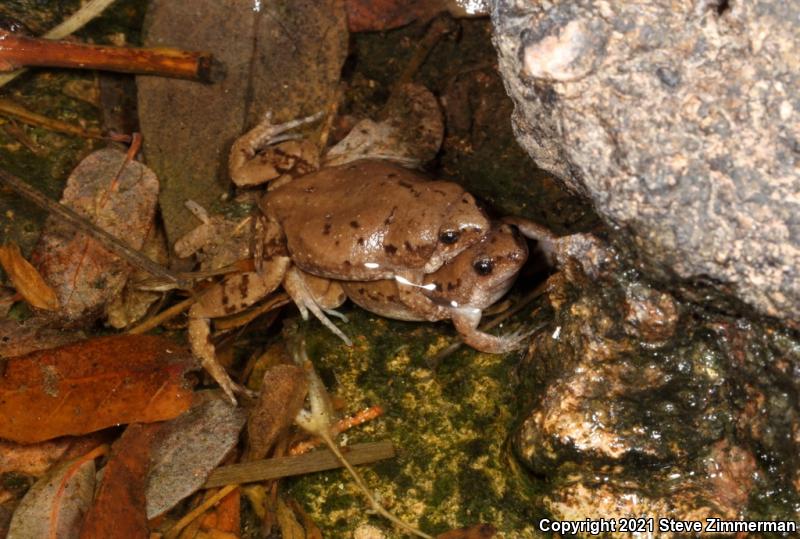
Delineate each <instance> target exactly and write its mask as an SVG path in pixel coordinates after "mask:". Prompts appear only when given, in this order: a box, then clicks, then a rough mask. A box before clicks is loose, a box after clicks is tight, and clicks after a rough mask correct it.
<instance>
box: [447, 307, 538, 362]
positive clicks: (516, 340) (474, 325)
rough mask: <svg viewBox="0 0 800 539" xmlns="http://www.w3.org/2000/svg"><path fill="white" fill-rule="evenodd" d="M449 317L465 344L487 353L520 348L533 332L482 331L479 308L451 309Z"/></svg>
mask: <svg viewBox="0 0 800 539" xmlns="http://www.w3.org/2000/svg"><path fill="white" fill-rule="evenodd" d="M451 319H452V320H453V325H454V326H455V328H456V330H458V333H459V334H460V335H461V338H462V339H463V340H464V342H465V343H466V344H468V345H469V346H471V347H472V348H474V349H475V350H478V351H480V352H486V353H487V354H504V353H506V352H511V351H513V350H516V349H518V348H521V347H522V345H523V341H524V340H525V339H526V338H528V337H530V336H531V335H532V334H533V333H534V332H533V331H531V332H515V333H509V334H507V335H491V334H489V333H484V332H483V331H480V330H479V329H478V323H479V322H480V321H481V311H480V309H473V308H457V309H453V313H452V315H451Z"/></svg>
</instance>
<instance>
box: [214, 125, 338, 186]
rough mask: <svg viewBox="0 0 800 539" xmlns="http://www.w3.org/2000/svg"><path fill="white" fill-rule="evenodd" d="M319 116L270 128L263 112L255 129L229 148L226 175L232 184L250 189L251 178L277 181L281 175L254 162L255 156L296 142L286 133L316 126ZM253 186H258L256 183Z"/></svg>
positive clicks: (295, 137)
mask: <svg viewBox="0 0 800 539" xmlns="http://www.w3.org/2000/svg"><path fill="white" fill-rule="evenodd" d="M323 116H324V112H318V113H316V114H312V115H311V116H306V117H305V118H299V119H297V120H291V121H289V122H286V123H282V124H273V123H272V113H271V112H267V113H266V114H265V115H264V119H263V120H262V121H261V122H259V123H258V125H256V126H255V127H254V128H253V129H251V130H250V131H248V132H247V133H245V134H244V135H242V136H241V137H239V138H238V139H236V141H235V142H234V143H233V145H232V146H231V151H230V154H229V156H228V171H229V173H230V176H231V180H233V183H235V184H236V185H251V184H253V183H254V178H262V181H268V180H271V179H275V178H278V177H280V176H281V174H282V173H281V172H280V171H279V170H277V169H276V168H275V167H273V166H271V165H270V163H268V162H261V161H258V160H254V158H255V157H256V154H258V153H259V152H260V151H262V150H264V149H265V148H267V147H268V146H272V145H275V144H279V143H281V142H285V141H287V140H294V139H299V138H300V135H299V134H296V133H288V131H291V130H292V129H295V128H297V127H300V126H302V125H306V124H309V123H313V122H316V121H317V120H319V119H320V118H322V117H323ZM255 183H259V182H258V181H256V182H255Z"/></svg>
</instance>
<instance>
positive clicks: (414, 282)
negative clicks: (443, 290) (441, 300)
mask: <svg viewBox="0 0 800 539" xmlns="http://www.w3.org/2000/svg"><path fill="white" fill-rule="evenodd" d="M424 278H425V275H424V274H422V273H420V272H398V273H397V274H396V275H395V276H394V281H395V283H396V284H397V293H398V296H399V298H400V302H401V303H402V304H403V305H405V306H406V307H408V308H409V309H410V311H411V312H412V313H437V314H439V313H441V312H442V309H443V307H442V306H441V305H437V304H436V303H434V302H433V301H432V300H431V299H430V298H429V297H428V296H426V295H425V291H433V290H435V289H436V285H435V284H433V283H429V284H422V281H423V279H424ZM444 308H445V309H446V307H444ZM445 317H446V315H445ZM442 318H443V317H442V316H438V317H437V318H429V317H425V319H427V320H441V319H442Z"/></svg>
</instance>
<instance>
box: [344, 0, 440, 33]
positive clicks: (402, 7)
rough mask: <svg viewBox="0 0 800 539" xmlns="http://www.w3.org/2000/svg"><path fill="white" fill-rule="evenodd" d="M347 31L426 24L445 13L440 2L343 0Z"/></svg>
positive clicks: (368, 30)
mask: <svg viewBox="0 0 800 539" xmlns="http://www.w3.org/2000/svg"><path fill="white" fill-rule="evenodd" d="M345 9H346V11H347V28H348V29H349V30H350V31H351V32H371V31H376V30H391V29H393V28H400V27H401V26H405V25H407V24H409V23H412V22H414V21H416V20H421V21H423V22H424V21H427V20H429V19H431V18H432V17H434V16H435V15H437V14H438V13H441V12H443V11H445V10H446V9H447V7H446V4H445V2H443V1H442V0H346V1H345Z"/></svg>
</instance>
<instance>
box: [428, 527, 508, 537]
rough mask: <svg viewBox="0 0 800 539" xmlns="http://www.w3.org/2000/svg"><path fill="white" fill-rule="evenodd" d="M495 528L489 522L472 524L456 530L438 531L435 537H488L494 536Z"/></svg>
mask: <svg viewBox="0 0 800 539" xmlns="http://www.w3.org/2000/svg"><path fill="white" fill-rule="evenodd" d="M496 533H497V530H496V529H495V527H494V526H492V525H490V524H474V525H472V526H467V527H465V528H458V529H457V530H450V531H449V532H444V533H440V534H439V535H437V536H436V539H489V538H490V537H494V536H495V534H496Z"/></svg>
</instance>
